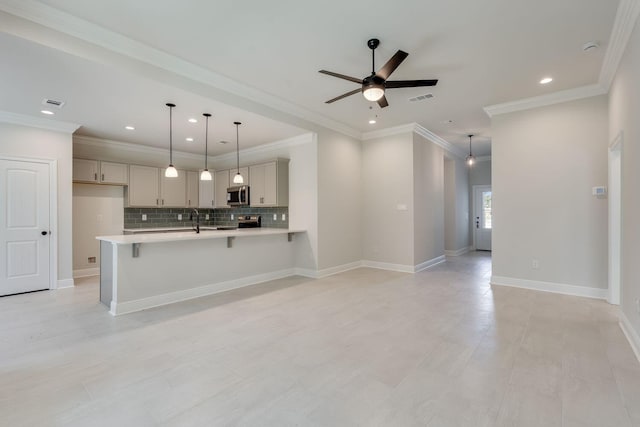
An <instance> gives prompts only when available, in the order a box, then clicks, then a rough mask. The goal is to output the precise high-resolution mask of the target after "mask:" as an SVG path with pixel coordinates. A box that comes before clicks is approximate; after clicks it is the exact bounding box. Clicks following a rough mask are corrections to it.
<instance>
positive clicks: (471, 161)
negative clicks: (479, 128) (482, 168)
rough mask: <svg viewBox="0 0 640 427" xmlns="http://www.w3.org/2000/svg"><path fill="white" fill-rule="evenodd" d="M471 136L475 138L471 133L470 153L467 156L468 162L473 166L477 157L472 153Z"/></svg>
mask: <svg viewBox="0 0 640 427" xmlns="http://www.w3.org/2000/svg"><path fill="white" fill-rule="evenodd" d="M471 138H473V135H469V155H468V156H467V164H468V165H469V166H473V164H474V163H475V162H476V158H475V157H474V156H473V154H471Z"/></svg>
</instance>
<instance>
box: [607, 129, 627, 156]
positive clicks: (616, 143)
mask: <svg viewBox="0 0 640 427" xmlns="http://www.w3.org/2000/svg"><path fill="white" fill-rule="evenodd" d="M623 140H624V131H622V130H621V131H620V132H619V133H618V135H616V137H615V138H613V141H611V142H610V143H609V150H610V151H616V150H622V141H623Z"/></svg>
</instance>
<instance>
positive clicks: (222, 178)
mask: <svg viewBox="0 0 640 427" xmlns="http://www.w3.org/2000/svg"><path fill="white" fill-rule="evenodd" d="M213 182H214V186H215V187H214V188H215V197H214V202H215V204H214V206H215V207H216V208H226V207H228V206H227V188H228V187H229V170H228V169H227V170H219V171H216V172H215V174H214V177H213Z"/></svg>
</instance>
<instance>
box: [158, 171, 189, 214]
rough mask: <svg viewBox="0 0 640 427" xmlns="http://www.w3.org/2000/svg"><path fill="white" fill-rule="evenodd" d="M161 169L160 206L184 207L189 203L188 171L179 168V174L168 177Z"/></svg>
mask: <svg viewBox="0 0 640 427" xmlns="http://www.w3.org/2000/svg"><path fill="white" fill-rule="evenodd" d="M164 172H165V169H164V168H162V169H160V206H161V207H165V208H167V207H170V208H183V207H185V206H186V205H187V171H184V170H180V169H178V176H177V177H175V178H167V177H166V176H164Z"/></svg>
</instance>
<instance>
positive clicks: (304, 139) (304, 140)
mask: <svg viewBox="0 0 640 427" xmlns="http://www.w3.org/2000/svg"><path fill="white" fill-rule="evenodd" d="M316 135H317V134H315V133H312V132H309V133H305V134H303V135H298V136H294V137H291V138H287V139H283V140H280V141H275V142H270V143H268V144H263V145H258V146H256V147H250V148H245V149H244V150H240V154H241V155H243V156H251V155H255V154H264V153H269V152H271V151H276V150H279V149H283V148H289V147H295V146H298V145H304V144H310V143H312V142H314V141H315V140H316ZM210 159H211V160H212V161H214V162H215V161H219V162H225V161H229V160H233V161H235V160H236V152H235V151H233V152H230V153H225V154H220V155H218V156H215V157H210Z"/></svg>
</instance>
